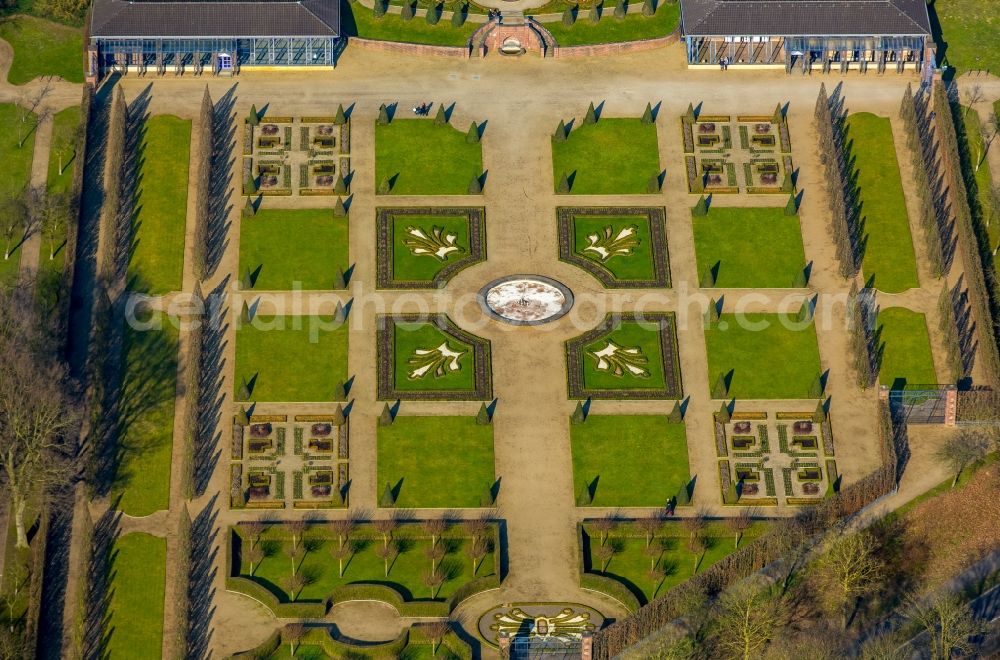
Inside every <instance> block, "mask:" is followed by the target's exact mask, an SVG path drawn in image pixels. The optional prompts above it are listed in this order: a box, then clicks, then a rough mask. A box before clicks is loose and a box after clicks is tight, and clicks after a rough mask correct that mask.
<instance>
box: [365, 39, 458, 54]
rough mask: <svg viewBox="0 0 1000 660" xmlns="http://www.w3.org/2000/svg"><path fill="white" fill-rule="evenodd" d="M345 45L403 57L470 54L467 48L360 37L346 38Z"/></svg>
mask: <svg viewBox="0 0 1000 660" xmlns="http://www.w3.org/2000/svg"><path fill="white" fill-rule="evenodd" d="M347 43H348V45H349V46H355V47H357V48H361V49H364V50H374V51H378V52H382V53H402V54H404V55H432V56H434V57H455V58H464V59H468V58H469V54H470V52H471V50H470V49H469V48H468V47H467V46H430V45H427V44H411V43H404V42H401V41H380V40H378V39H362V38H361V37H348V40H347Z"/></svg>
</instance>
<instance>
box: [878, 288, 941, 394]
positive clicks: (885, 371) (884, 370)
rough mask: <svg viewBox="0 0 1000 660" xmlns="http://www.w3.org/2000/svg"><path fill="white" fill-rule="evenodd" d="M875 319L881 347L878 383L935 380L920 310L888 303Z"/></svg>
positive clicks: (894, 384) (919, 382)
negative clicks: (891, 305) (879, 330)
mask: <svg viewBox="0 0 1000 660" xmlns="http://www.w3.org/2000/svg"><path fill="white" fill-rule="evenodd" d="M877 323H878V326H879V328H880V329H881V332H882V334H881V336H880V341H881V342H882V344H883V345H884V350H885V352H884V353H883V355H882V366H881V369H880V371H879V382H880V383H881V384H882V385H887V386H889V387H900V386H905V385H906V384H911V385H914V384H920V385H929V384H935V383H937V382H938V378H937V374H936V373H935V371H934V358H933V357H932V354H931V340H930V337H929V336H928V334H927V320H926V319H925V318H924V315H923V314H920V313H918V312H912V311H910V310H908V309H903V308H902V307H891V308H888V309H883V310H881V311H880V312H879V313H878V321H877ZM900 379H902V380H900Z"/></svg>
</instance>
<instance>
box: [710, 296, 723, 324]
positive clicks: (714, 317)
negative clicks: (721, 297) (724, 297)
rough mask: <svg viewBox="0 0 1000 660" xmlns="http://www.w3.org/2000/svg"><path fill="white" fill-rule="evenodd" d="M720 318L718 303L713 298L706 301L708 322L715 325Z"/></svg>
mask: <svg viewBox="0 0 1000 660" xmlns="http://www.w3.org/2000/svg"><path fill="white" fill-rule="evenodd" d="M721 317H722V315H721V314H719V301H718V300H716V299H715V298H711V299H709V301H708V320H709V322H710V323H715V322H716V321H718V320H719V319H720V318H721Z"/></svg>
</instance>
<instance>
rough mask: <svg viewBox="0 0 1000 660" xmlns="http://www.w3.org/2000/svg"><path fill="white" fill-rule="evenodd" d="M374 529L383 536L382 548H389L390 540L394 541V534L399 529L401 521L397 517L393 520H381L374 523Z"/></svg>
mask: <svg viewBox="0 0 1000 660" xmlns="http://www.w3.org/2000/svg"><path fill="white" fill-rule="evenodd" d="M372 527H374V528H375V531H377V532H378V533H379V534H380V535H381V536H382V547H383V548H388V547H389V540H390V539H392V533H393V532H395V531H396V528H398V527H399V519H398V518H396V517H395V516H393V517H392V518H379V519H378V520H374V521H372Z"/></svg>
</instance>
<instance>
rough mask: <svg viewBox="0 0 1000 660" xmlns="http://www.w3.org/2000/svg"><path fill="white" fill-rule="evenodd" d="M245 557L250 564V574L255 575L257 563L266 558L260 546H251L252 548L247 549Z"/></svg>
mask: <svg viewBox="0 0 1000 660" xmlns="http://www.w3.org/2000/svg"><path fill="white" fill-rule="evenodd" d="M244 558H245V559H246V560H247V563H248V564H250V575H251V576H253V573H254V571H255V570H256V568H257V565H258V564H260V562H261V560H263V559H264V551H263V550H261V549H260V548H259V547H254V546H250V549H249V550H247V552H246V554H245V555H244Z"/></svg>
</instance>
